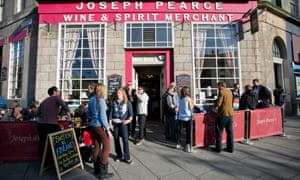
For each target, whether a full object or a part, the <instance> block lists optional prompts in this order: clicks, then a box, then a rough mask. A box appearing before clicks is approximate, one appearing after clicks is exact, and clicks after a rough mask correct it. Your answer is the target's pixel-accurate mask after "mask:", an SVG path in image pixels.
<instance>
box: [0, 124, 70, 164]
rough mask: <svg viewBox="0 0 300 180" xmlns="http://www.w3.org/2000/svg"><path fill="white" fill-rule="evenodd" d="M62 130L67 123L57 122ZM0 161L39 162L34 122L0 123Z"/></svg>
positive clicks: (37, 138) (66, 127) (67, 126)
mask: <svg viewBox="0 0 300 180" xmlns="http://www.w3.org/2000/svg"><path fill="white" fill-rule="evenodd" d="M59 124H60V125H62V126H63V127H64V129H68V128H69V121H59ZM0 149H1V150H0V161H26V160H29V161H31V160H32V161H33V160H39V135H38V132H37V127H36V122H35V121H3V120H1V121H0Z"/></svg>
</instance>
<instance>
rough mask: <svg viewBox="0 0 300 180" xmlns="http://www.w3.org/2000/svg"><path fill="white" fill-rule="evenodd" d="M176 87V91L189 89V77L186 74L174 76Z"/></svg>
mask: <svg viewBox="0 0 300 180" xmlns="http://www.w3.org/2000/svg"><path fill="white" fill-rule="evenodd" d="M176 86H177V88H178V90H180V89H181V88H183V87H184V86H186V87H188V88H189V89H191V76H190V75H188V74H180V75H177V76H176Z"/></svg>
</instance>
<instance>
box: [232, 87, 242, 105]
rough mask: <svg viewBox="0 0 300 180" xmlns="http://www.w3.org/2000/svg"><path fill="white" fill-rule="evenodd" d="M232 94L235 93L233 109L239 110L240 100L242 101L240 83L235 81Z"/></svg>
mask: <svg viewBox="0 0 300 180" xmlns="http://www.w3.org/2000/svg"><path fill="white" fill-rule="evenodd" d="M232 95H233V101H232V103H233V109H234V110H239V101H240V97H241V95H240V85H239V83H234V85H233V89H232Z"/></svg>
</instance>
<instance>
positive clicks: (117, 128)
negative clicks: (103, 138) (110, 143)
mask: <svg viewBox="0 0 300 180" xmlns="http://www.w3.org/2000/svg"><path fill="white" fill-rule="evenodd" d="M113 125H114V132H113V135H114V143H115V151H116V154H117V158H119V159H122V157H123V153H122V149H121V144H120V137H122V142H123V151H124V160H130V153H129V145H128V127H127V125H123V124H122V123H120V124H116V123H114V124H113Z"/></svg>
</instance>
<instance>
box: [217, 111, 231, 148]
mask: <svg viewBox="0 0 300 180" xmlns="http://www.w3.org/2000/svg"><path fill="white" fill-rule="evenodd" d="M224 128H225V130H226V133H227V137H226V145H227V146H226V148H227V149H228V150H229V151H233V149H234V145H233V129H232V116H227V117H219V118H217V119H216V149H217V150H221V149H222V134H223V130H224Z"/></svg>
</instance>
